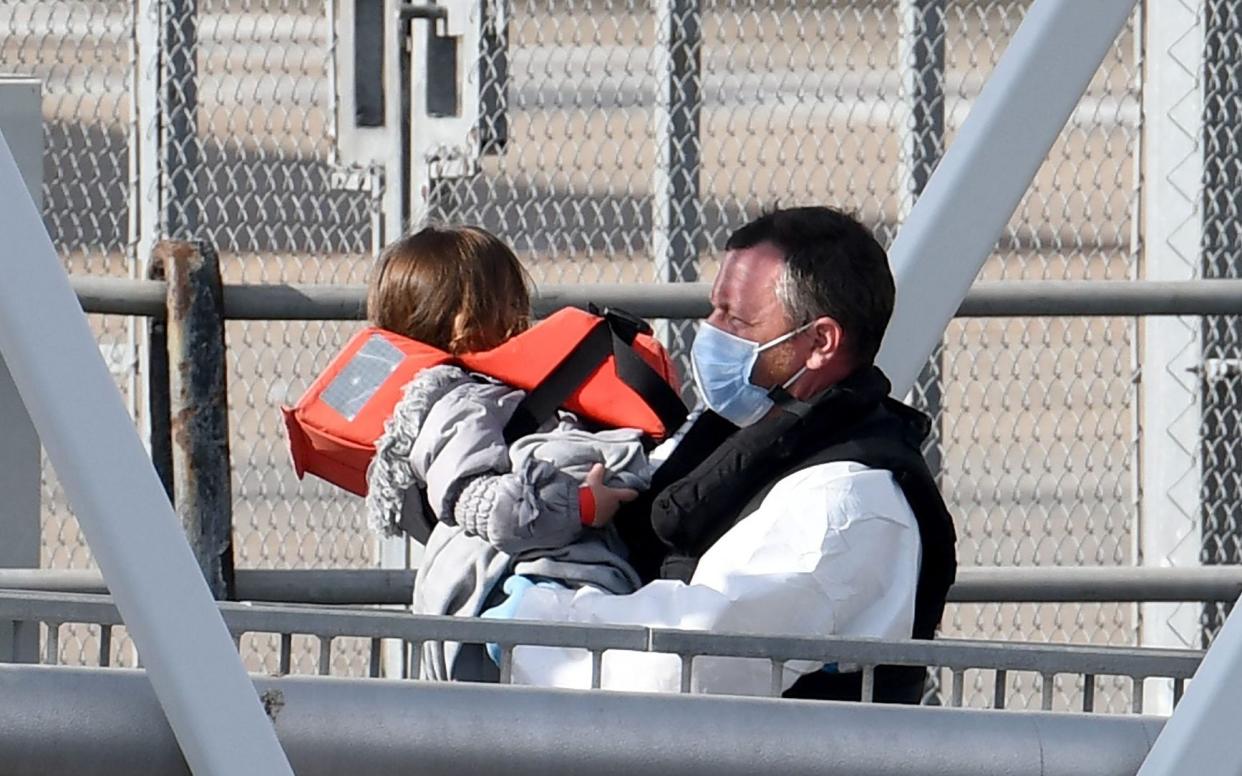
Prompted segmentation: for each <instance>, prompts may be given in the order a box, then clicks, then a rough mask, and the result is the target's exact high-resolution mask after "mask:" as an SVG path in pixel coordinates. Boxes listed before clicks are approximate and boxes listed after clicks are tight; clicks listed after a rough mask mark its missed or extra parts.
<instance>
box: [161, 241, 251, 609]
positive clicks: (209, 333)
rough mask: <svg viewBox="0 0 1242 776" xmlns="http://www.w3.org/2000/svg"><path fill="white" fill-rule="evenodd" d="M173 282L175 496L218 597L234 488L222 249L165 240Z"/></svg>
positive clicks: (226, 579) (227, 578)
mask: <svg viewBox="0 0 1242 776" xmlns="http://www.w3.org/2000/svg"><path fill="white" fill-rule="evenodd" d="M153 258H154V260H155V261H156V262H158V263H160V264H161V265H162V266H163V268H164V274H165V275H166V276H167V280H168V322H167V341H168V362H169V370H168V372H169V410H170V414H169V417H170V431H171V438H172V463H173V477H172V479H173V494H174V503H175V504H176V509H177V514H178V515H179V516H180V518H181V523H182V525H183V526H184V528H185V532H186V538H187V539H188V540H189V542H190V547H191V548H192V549H193V550H194V554H195V556H196V557H197V559H198V563H199V567H200V568H202V570H203V576H204V577H206V579H207V585H208V587H210V588H211V592H212V594H213V595H214V596H215V597H216V598H217V599H227V598H230V597H231V594H232V591H233V493H232V479H231V467H230V464H229V417H228V388H227V384H226V381H225V356H226V351H225V345H224V292H223V287H224V284H223V281H222V280H221V277H220V262H219V258H218V257H217V255H216V251H215V248H213V247H212V246H211V245H208V244H207V243H204V242H192V243H191V242H178V241H172V240H167V241H162V242H160V243H159V244H158V245H156V248H155V252H154V255H153Z"/></svg>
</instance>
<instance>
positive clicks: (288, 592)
mask: <svg viewBox="0 0 1242 776" xmlns="http://www.w3.org/2000/svg"><path fill="white" fill-rule="evenodd" d="M415 574H416V572H415V571H414V570H412V569H237V570H236V571H235V572H234V579H235V582H234V593H233V595H234V600H237V601H254V602H263V603H274V602H280V603H291V604H292V603H296V604H319V605H325V606H338V605H349V604H388V605H405V604H408V603H409V602H410V600H411V598H412V597H413V594H414V577H415ZM0 590H30V591H39V592H47V593H82V594H91V595H105V594H107V592H108V585H107V583H105V582H104V579H103V576H102V575H101V574H100V573H99V572H98V571H79V570H63V569H0ZM1239 596H1242V566H1205V567H1202V568H1182V569H1178V568H1118V567H1109V566H1100V567H1073V566H1045V567H1036V568H1010V567H998V568H992V567H973V566H972V567H965V568H959V569H958V570H957V582H956V583H955V584H954V585H953V586H952V587H951V588H949V596H948V601H949V602H950V603H1083V602H1088V601H1091V602H1110V603H1148V602H1155V601H1162V602H1196V603H1232V602H1233V601H1236V600H1238V598H1239Z"/></svg>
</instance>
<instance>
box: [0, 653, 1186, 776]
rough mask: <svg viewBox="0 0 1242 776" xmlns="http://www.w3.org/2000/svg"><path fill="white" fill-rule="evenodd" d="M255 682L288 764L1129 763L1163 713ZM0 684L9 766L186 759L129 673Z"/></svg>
mask: <svg viewBox="0 0 1242 776" xmlns="http://www.w3.org/2000/svg"><path fill="white" fill-rule="evenodd" d="M254 684H255V690H256V692H257V693H258V694H259V695H260V697H262V698H263V700H264V702H265V704H266V705H267V706H268V708H269V713H270V714H271V716H272V718H273V721H274V725H275V728H276V733H277V735H278V736H279V737H280V742H281V744H282V746H283V747H284V749H285V751H286V752H287V753H288V755H289V760H290V763H291V764H292V766H293V767H294V769H295V770H296V771H297V773H298V774H299V776H318V775H319V774H340V773H365V774H368V776H387V775H388V774H393V775H394V776H395V775H396V774H406V773H410V772H412V771H417V773H419V774H421V775H423V776H439V774H458V773H505V774H508V775H509V776H527V774H530V775H531V776H534V774H545V773H552V772H554V773H591V774H598V775H599V776H612V775H614V774H624V775H625V776H656V775H657V774H658V775H660V776H663V774H668V773H677V774H681V775H682V776H709V775H710V776H742V774H755V773H781V774H809V773H849V774H853V776H881V775H884V776H892V774H913V773H919V774H923V775H924V776H935V775H937V774H954V776H984V775H985V774H986V775H987V776H994V775H995V774H1002V773H1003V774H1009V776H1035V774H1040V775H1041V776H1069V775H1070V774H1082V773H1091V774H1096V775H1097V776H1114V775H1116V776H1120V775H1121V774H1133V773H1134V772H1135V771H1136V770H1137V769H1138V767H1139V766H1140V765H1141V763H1142V760H1143V757H1144V755H1145V754H1146V753H1147V751H1148V750H1149V749H1150V747H1151V742H1152V741H1154V740H1155V738H1156V736H1157V735H1158V734H1159V732H1160V729H1161V726H1162V724H1163V720H1160V719H1155V718H1151V717H1135V716H1120V715H1116V716H1114V715H1099V716H1089V715H1084V714H1077V713H1072V712H1065V713H1062V714H1047V713H1039V712H1027V711H998V712H992V711H982V710H977V709H969V710H956V709H936V708H922V707H910V706H898V705H886V704H868V705H861V704H842V703H817V702H812V701H792V700H778V699H768V698H735V697H721V696H714V697H713V696H708V697H703V696H684V695H674V694H666V695H649V694H631V693H610V692H598V691H574V690H548V689H537V688H530V687H505V686H498V685H487V684H469V683H461V682H436V683H424V682H418V683H414V682H388V681H383V680H374V679H342V678H335V679H324V678H319V677H291V678H290V677H286V678H269V677H254ZM0 694H3V697H4V699H5V702H4V703H0V730H4V731H5V735H3V736H0V762H3V763H4V764H5V766H6V767H7V769H8V770H9V771H14V772H18V773H44V772H50V771H56V772H63V773H74V774H81V776H111V775H112V774H121V773H130V772H131V771H132V770H133V767H134V753H136V752H140V753H141V756H142V764H143V769H144V772H147V773H151V774H156V775H157V776H165V774H168V775H169V776H171V775H172V774H178V775H180V774H187V773H188V771H187V770H186V768H185V765H184V760H183V758H182V756H181V752H180V750H179V749H178V747H177V742H176V740H175V739H174V737H173V735H172V731H171V730H170V729H169V727H168V723H167V722H166V721H165V719H164V713H163V711H162V710H161V709H160V706H159V703H158V701H157V700H156V697H155V694H154V692H153V691H152V689H151V683H150V681H149V680H148V679H147V677H146V675H145V674H144V673H143V672H140V671H132V670H128V669H92V668H68V667H60V668H48V667H43V666H23V665H13V666H0ZM531 731H546V732H540V733H539V734H535V735H532V734H531ZM49 763H54V764H55V766H56V767H54V768H49V766H48V764H49ZM412 764H413V765H412ZM415 766H416V767H415Z"/></svg>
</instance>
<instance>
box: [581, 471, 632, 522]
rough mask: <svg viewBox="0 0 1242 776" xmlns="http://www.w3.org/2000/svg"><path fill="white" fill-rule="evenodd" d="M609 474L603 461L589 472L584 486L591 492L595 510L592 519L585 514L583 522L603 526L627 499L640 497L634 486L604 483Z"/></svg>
mask: <svg viewBox="0 0 1242 776" xmlns="http://www.w3.org/2000/svg"><path fill="white" fill-rule="evenodd" d="M607 474H608V470H607V469H605V468H604V465H603V464H602V463H597V464H595V465H594V466H592V467H591V470H590V471H589V472H587V476H586V484H585V485H583V488H585V489H587V490H589V491H590V493H591V501H593V502H594V510H593V514H592V515H591V519H590V521H587V520H586V519H585V518H586V515H585V514H584V515H583V518H584V519H583V521H582V522H583V523H584V524H586V525H589V526H591V527H592V528H602V527H603V526H606V525H608V524H609V523H611V522H612V519H613V518H614V517H616V515H617V510H618V509H620V508H621V505H622V504H624V503H625V502H627V501H633V500H634V499H636V498H638V491H636V490H634V489H633V488H613V487H610V486H608V485H605V484H604V477H605V476H606V475H607Z"/></svg>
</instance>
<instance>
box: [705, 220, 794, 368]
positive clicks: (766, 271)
mask: <svg viewBox="0 0 1242 776" xmlns="http://www.w3.org/2000/svg"><path fill="white" fill-rule="evenodd" d="M784 266H785V255H784V253H782V252H781V250H780V249H779V248H777V247H776V246H775V245H773V244H771V243H766V242H764V243H759V244H758V245H755V246H753V247H750V248H743V249H741V250H736V251H730V252H729V253H727V254H726V255H725V259H724V262H723V264H722V265H721V267H720V274H718V275H717V276H716V282H715V283H714V284H713V285H712V296H711V302H712V313H711V315H710V316H708V318H707V321H708V323H710V324H712V325H713V326H715V327H717V328H719V329H723V330H724V331H727V332H729V333H730V334H733V335H735V336H738V337H741V338H742V339H747V340H750V341H751V342H757V343H760V344H763V343H765V342H770V341H771V340H774V339H776V338H777V337H780V336H781V335H783V334H787V333H788V332H789V331H791V330H792V329H793V328H794V327H795V324H794V322H792V321H790V320H789V316H788V314H787V313H786V311H785V306H784V305H783V304H781V301H780V299H778V298H777V296H776V284H777V281H778V280H779V278H780V276H781V271H782V270H783V269H784ZM804 334H805V332H804ZM804 339H811V338H808V337H804V336H801V335H799V336H795V337H793V338H791V339H790V340H788V341H786V342H782V343H781V344H779V345H777V346H776V347H773V348H770V349H768V350H765V351H764V352H762V353H760V354H759V360H758V361H756V362H755V368H754V371H752V372H751V375H750V381H751V382H752V383H754V384H755V385H758V386H761V387H763V388H770V387H772V386H774V385H780V384H782V383H784V382H785V381H786V380H788V379H789V378H790V377H792V376H793V375H794V373H795V372H797V371H798V370H799V369H800V368H802V365H803V364H804V363H805V361H806V356H807V350H808V348H809V345H808V343H807V342H802V340H804Z"/></svg>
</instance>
